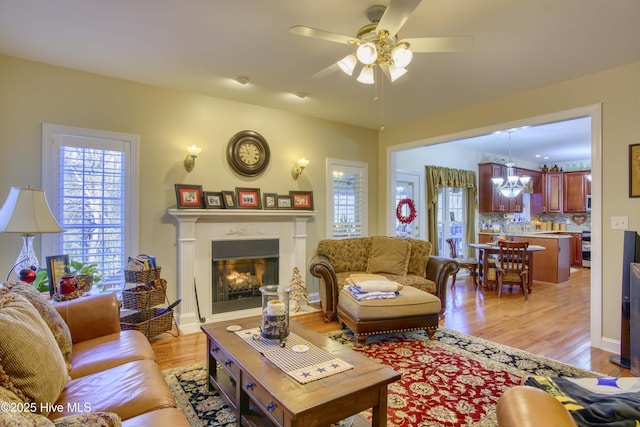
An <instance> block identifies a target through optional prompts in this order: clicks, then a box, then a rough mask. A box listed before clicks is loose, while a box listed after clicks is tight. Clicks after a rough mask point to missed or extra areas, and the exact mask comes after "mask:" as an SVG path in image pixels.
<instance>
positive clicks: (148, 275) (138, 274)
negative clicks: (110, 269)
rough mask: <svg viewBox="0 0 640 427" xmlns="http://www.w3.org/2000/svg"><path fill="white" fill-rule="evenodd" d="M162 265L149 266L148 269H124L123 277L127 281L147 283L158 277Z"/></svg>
mask: <svg viewBox="0 0 640 427" xmlns="http://www.w3.org/2000/svg"><path fill="white" fill-rule="evenodd" d="M161 268H162V267H157V268H151V269H149V270H140V271H136V270H125V271H124V278H125V282H128V283H147V282H150V281H152V280H155V279H159V278H160V269H161Z"/></svg>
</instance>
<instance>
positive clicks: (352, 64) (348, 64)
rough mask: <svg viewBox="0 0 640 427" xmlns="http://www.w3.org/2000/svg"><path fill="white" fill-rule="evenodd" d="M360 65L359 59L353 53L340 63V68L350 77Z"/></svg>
mask: <svg viewBox="0 0 640 427" xmlns="http://www.w3.org/2000/svg"><path fill="white" fill-rule="evenodd" d="M357 63H358V59H357V58H356V56H355V55H354V54H353V53H352V54H350V55H347V56H345V57H344V58H342V59H341V60H340V61H338V66H339V67H340V69H341V70H342V71H344V73H345V74H346V75H348V76H350V75H352V74H353V70H354V69H355V68H356V64H357Z"/></svg>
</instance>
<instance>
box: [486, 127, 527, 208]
mask: <svg viewBox="0 0 640 427" xmlns="http://www.w3.org/2000/svg"><path fill="white" fill-rule="evenodd" d="M513 132H515V130H513V129H512V130H508V131H507V133H508V134H509V161H508V162H507V163H505V166H506V167H507V179H506V180H505V179H504V178H491V181H492V182H493V185H494V186H495V188H496V191H497V192H498V193H500V195H501V196H502V197H506V198H508V199H513V198H514V197H518V195H519V194H520V193H522V191H523V190H524V189H525V188H526V187H527V184H529V181H530V180H531V177H528V176H518V175H517V174H516V169H515V167H514V166H515V163H513V161H512V160H511V134H512V133H513Z"/></svg>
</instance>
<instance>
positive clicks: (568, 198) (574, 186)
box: [563, 171, 591, 213]
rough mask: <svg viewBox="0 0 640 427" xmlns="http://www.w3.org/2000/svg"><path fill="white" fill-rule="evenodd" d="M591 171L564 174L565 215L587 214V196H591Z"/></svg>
mask: <svg viewBox="0 0 640 427" xmlns="http://www.w3.org/2000/svg"><path fill="white" fill-rule="evenodd" d="M590 174H591V171H575V172H565V173H564V191H563V210H564V212H565V213H584V212H587V195H589V194H591V181H590V180H589V179H588V176H590Z"/></svg>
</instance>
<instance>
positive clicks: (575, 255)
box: [567, 233, 582, 267]
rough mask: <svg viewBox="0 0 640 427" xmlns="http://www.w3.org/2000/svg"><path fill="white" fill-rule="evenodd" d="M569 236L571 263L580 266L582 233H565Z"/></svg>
mask: <svg viewBox="0 0 640 427" xmlns="http://www.w3.org/2000/svg"><path fill="white" fill-rule="evenodd" d="M567 235H568V236H569V237H570V238H571V243H570V245H571V248H570V249H571V265H572V266H574V267H582V233H567Z"/></svg>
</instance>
